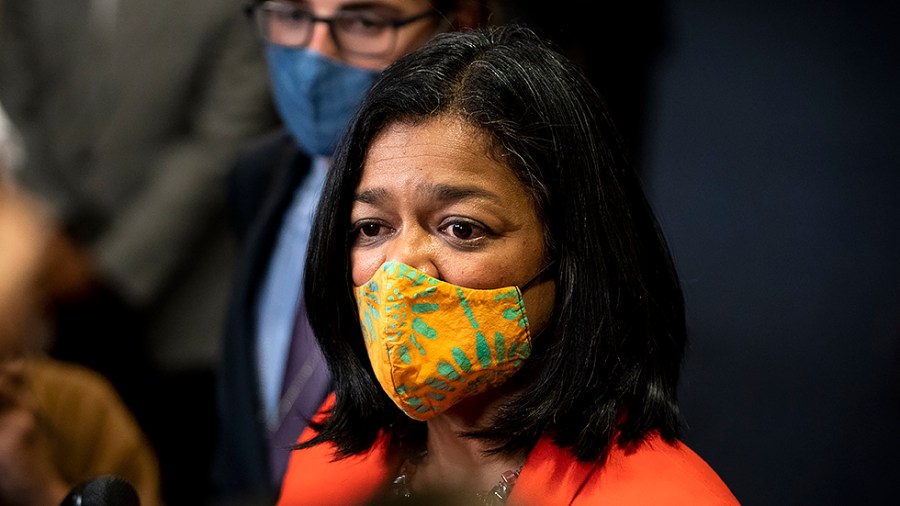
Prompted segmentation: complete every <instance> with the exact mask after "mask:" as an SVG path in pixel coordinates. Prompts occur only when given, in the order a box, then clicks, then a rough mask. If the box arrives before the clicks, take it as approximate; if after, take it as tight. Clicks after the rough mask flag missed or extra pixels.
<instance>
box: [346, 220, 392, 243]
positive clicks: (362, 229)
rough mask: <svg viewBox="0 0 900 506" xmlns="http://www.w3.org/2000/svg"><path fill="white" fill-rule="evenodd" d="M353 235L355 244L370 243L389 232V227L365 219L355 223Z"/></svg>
mask: <svg viewBox="0 0 900 506" xmlns="http://www.w3.org/2000/svg"><path fill="white" fill-rule="evenodd" d="M352 230H353V235H354V237H355V241H356V243H357V244H370V243H373V242H374V241H377V240H378V239H379V238H380V237H381V236H383V235H385V234H388V233H390V228H389V227H388V226H387V225H385V224H384V223H380V222H377V221H365V222H362V223H357V224H356V225H355V226H354V227H353V229H352Z"/></svg>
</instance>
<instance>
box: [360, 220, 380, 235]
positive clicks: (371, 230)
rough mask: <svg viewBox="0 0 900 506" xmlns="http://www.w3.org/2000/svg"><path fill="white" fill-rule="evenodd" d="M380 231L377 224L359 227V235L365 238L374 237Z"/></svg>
mask: <svg viewBox="0 0 900 506" xmlns="http://www.w3.org/2000/svg"><path fill="white" fill-rule="evenodd" d="M380 231H381V225H379V224H377V223H366V224H365V225H362V226H360V227H359V233H361V234H362V235H364V236H366V237H376V236H378V232H380Z"/></svg>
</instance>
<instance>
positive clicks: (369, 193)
mask: <svg viewBox="0 0 900 506" xmlns="http://www.w3.org/2000/svg"><path fill="white" fill-rule="evenodd" d="M387 196H388V192H387V190H385V189H384V188H372V189H369V190H365V191H361V192H359V193H357V194H356V195H354V197H353V201H354V202H361V203H363V204H372V205H377V204H380V203H381V202H384V201H385V200H387Z"/></svg>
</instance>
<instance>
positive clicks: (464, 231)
mask: <svg viewBox="0 0 900 506" xmlns="http://www.w3.org/2000/svg"><path fill="white" fill-rule="evenodd" d="M450 233H451V234H453V237H456V238H457V239H471V238H472V235H473V234H474V233H475V227H473V226H472V225H471V224H469V223H454V224H453V225H450Z"/></svg>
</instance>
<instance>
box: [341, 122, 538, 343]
mask: <svg viewBox="0 0 900 506" xmlns="http://www.w3.org/2000/svg"><path fill="white" fill-rule="evenodd" d="M351 230H352V232H353V236H354V242H353V245H352V249H351V256H350V263H351V268H352V276H353V283H354V285H356V286H360V285H362V284H364V283H365V282H367V281H368V280H369V279H370V278H371V277H372V275H373V274H374V273H375V271H376V269H377V268H378V267H380V266H381V265H382V264H383V263H384V262H387V261H397V262H402V263H405V264H407V265H410V266H412V267H415V268H416V269H419V270H421V271H423V272H425V273H426V274H428V275H430V276H433V277H435V278H438V279H440V280H443V281H446V282H449V283H453V284H455V285H460V286H463V287H468V288H483V289H490V288H501V287H506V286H514V285H515V286H519V287H522V286H523V285H525V284H527V283H528V282H529V281H532V280H533V279H534V282H533V283H532V284H531V285H529V287H528V288H527V289H526V290H525V292H524V299H525V309H526V312H527V314H528V319H529V322H530V324H531V327H532V332H533V334H534V335H536V334H537V333H539V332H540V331H541V330H543V328H544V327H545V326H546V324H547V321H548V320H549V318H550V315H551V313H552V307H553V297H554V290H555V281H553V280H552V279H549V277H548V276H541V277H538V278H537V279H535V278H536V276H538V274H540V273H541V271H542V269H543V268H544V267H545V266H546V265H547V259H546V258H545V245H544V225H543V223H542V222H541V220H540V218H539V217H538V214H537V212H536V210H535V207H534V203H533V201H532V198H531V196H530V194H529V193H528V192H527V191H526V190H525V188H524V187H523V186H522V184H521V183H520V182H519V180H518V179H517V178H516V176H515V175H514V174H513V172H512V170H511V169H510V168H509V167H507V166H506V165H505V164H503V163H500V162H498V161H496V160H494V159H492V158H491V157H490V156H488V146H487V144H486V143H485V139H484V138H483V137H482V134H481V133H480V132H478V131H477V130H475V129H473V128H472V127H471V126H469V125H467V124H465V123H463V122H462V121H460V120H458V119H456V118H452V117H440V118H437V119H433V120H429V121H428V122H426V123H424V124H421V125H415V126H411V125H407V124H394V125H390V126H388V127H387V128H385V129H384V130H383V131H382V132H381V133H380V134H379V135H378V136H376V137H375V139H374V140H373V142H372V144H371V146H370V147H369V151H368V154H367V156H366V159H365V164H364V167H363V173H362V178H361V180H360V183H359V186H358V187H357V189H356V195H355V200H354V202H353V208H352V212H351Z"/></svg>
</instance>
